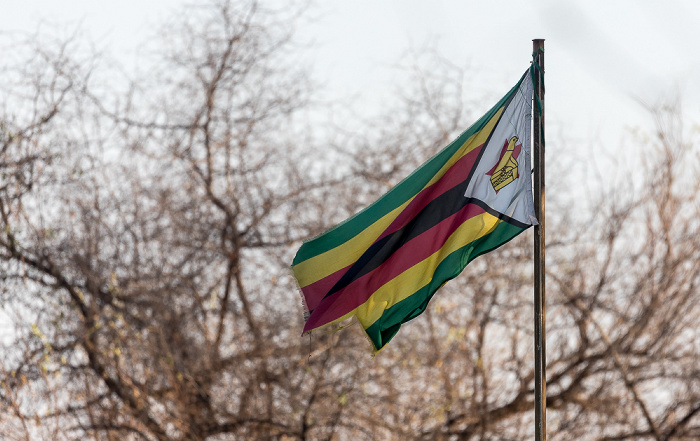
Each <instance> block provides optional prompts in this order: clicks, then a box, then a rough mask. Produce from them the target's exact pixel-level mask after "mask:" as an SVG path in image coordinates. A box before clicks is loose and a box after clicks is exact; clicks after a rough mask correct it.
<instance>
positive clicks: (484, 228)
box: [353, 213, 499, 329]
mask: <svg viewBox="0 0 700 441" xmlns="http://www.w3.org/2000/svg"><path fill="white" fill-rule="evenodd" d="M498 222H499V220H498V218H497V217H495V216H493V215H491V214H489V213H484V214H482V215H480V216H476V217H473V218H471V219H469V220H468V221H466V222H465V223H463V224H462V225H460V227H459V228H458V229H457V230H456V231H455V232H454V233H452V235H451V236H450V237H449V238H448V239H447V241H446V242H445V245H444V246H443V247H442V248H440V249H439V250H438V251H436V252H435V253H433V254H432V255H430V256H429V257H428V258H426V259H425V260H423V261H421V262H418V263H417V264H415V265H414V266H412V267H411V268H409V269H408V270H406V271H404V272H403V273H401V274H399V275H398V276H396V277H395V278H393V279H392V280H390V281H389V282H387V283H385V284H384V285H383V286H382V287H381V288H379V289H378V290H376V291H375V292H374V294H372V297H370V298H369V299H368V300H367V301H366V302H365V303H364V304H362V305H360V306H359V307H357V308H355V310H354V311H353V312H354V314H355V315H356V316H357V319H358V320H359V321H360V323H361V324H362V326H363V327H364V328H365V329H367V328H369V327H370V326H372V324H373V323H374V322H376V321H377V320H378V319H379V317H381V316H382V314H383V313H384V311H385V310H386V309H388V308H390V307H392V306H394V305H395V304H397V303H398V302H400V301H401V300H404V299H405V298H407V297H409V296H410V295H412V294H413V293H415V292H416V291H418V290H419V289H421V288H423V287H424V286H425V285H427V284H428V283H430V281H431V280H432V278H433V274H434V273H435V269H436V268H437V267H438V265H439V264H440V262H442V261H443V260H444V259H445V258H446V257H447V256H449V255H450V254H451V253H452V252H454V251H456V250H458V249H460V248H462V247H463V246H464V245H465V244H467V243H470V242H473V241H475V240H477V239H479V238H481V237H483V236H485V235H487V234H489V233H490V232H492V231H493V229H494V228H495V227H496V225H497V224H498Z"/></svg>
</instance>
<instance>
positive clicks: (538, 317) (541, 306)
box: [532, 39, 547, 441]
mask: <svg viewBox="0 0 700 441" xmlns="http://www.w3.org/2000/svg"><path fill="white" fill-rule="evenodd" d="M532 63H533V69H534V84H533V86H534V90H535V93H534V95H535V96H534V103H533V104H534V105H533V110H534V112H533V115H534V117H533V134H532V135H533V136H532V138H533V162H534V164H535V173H534V174H535V176H534V187H535V188H534V199H535V201H534V202H535V213H536V214H537V220H538V221H539V225H537V226H535V259H534V260H535V277H534V279H535V280H534V282H535V283H534V284H535V296H534V303H535V440H536V441H545V440H546V439H547V374H546V365H547V363H546V361H547V358H546V346H545V336H546V329H545V289H544V268H545V260H544V240H545V234H544V170H545V168H544V83H543V79H544V39H535V40H532Z"/></svg>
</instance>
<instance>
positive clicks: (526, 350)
mask: <svg viewBox="0 0 700 441" xmlns="http://www.w3.org/2000/svg"><path fill="white" fill-rule="evenodd" d="M303 12H304V10H303V8H294V9H293V8H284V9H280V10H273V9H269V8H266V7H265V6H264V5H263V4H259V3H257V2H255V1H248V0H237V1H230V2H229V1H223V0H222V1H217V2H214V3H210V4H208V5H204V6H192V7H189V8H187V9H186V10H185V11H183V13H182V15H181V17H182V18H181V19H179V20H178V21H174V22H172V23H169V24H167V25H165V26H164V28H163V29H162V32H161V35H162V41H161V42H160V44H159V45H158V46H157V47H158V52H157V53H151V54H150V56H149V59H148V60H144V66H143V67H144V68H143V72H141V73H139V74H134V75H132V76H129V77H128V78H129V79H128V81H127V80H124V78H123V76H120V75H121V74H119V73H118V69H114V68H113V66H112V64H111V62H109V61H107V59H106V57H103V56H102V55H100V54H99V53H97V52H96V51H95V50H94V49H93V48H92V46H91V45H90V43H89V42H86V41H84V40H82V39H81V38H80V37H79V36H76V35H73V36H69V37H67V38H57V37H55V36H41V35H36V36H32V37H31V38H27V39H25V40H20V39H18V38H16V37H13V38H14V40H13V41H12V46H13V49H12V51H11V52H10V53H8V54H7V56H5V57H3V60H2V61H1V62H0V63H1V64H0V78H2V81H0V93H1V94H2V99H1V100H0V102H2V107H1V108H0V112H1V113H0V173H1V178H0V179H1V181H0V221H1V222H2V228H1V229H0V230H1V231H0V277H1V278H2V283H1V285H0V323H2V326H1V327H0V343H1V344H2V347H1V349H0V438H2V439H7V440H78V439H79V440H83V439H93V440H120V441H125V440H212V441H213V440H436V441H437V440H526V439H530V437H531V436H532V432H533V421H532V420H533V408H534V404H533V386H534V381H533V354H532V352H533V350H532V329H533V315H532V288H531V286H532V280H531V279H532V251H531V242H532V236H531V233H529V234H524V235H522V236H521V237H520V238H518V239H517V240H515V241H514V242H512V243H511V244H509V245H508V246H506V247H503V248H502V249H499V250H497V251H495V252H493V253H490V254H487V255H485V256H482V257H481V258H479V259H478V260H477V261H475V262H473V263H472V264H471V265H470V266H469V267H468V268H467V269H466V270H465V272H464V273H463V274H462V275H461V276H460V277H459V278H457V279H455V280H453V281H451V282H450V283H449V284H447V285H446V286H445V287H444V288H443V289H442V291H441V293H440V294H439V295H438V296H436V298H435V299H434V300H433V302H432V303H431V306H430V308H429V309H428V310H427V311H426V313H425V314H423V315H422V316H421V317H419V318H418V319H416V320H414V321H413V322H412V323H410V324H408V325H406V326H404V327H403V328H402V331H401V333H399V335H398V336H397V337H396V338H395V339H394V341H392V343H391V344H390V345H389V347H388V348H387V349H386V350H384V351H382V353H381V354H379V355H378V356H377V357H376V358H374V359H372V358H371V357H370V356H369V354H370V350H369V344H368V343H367V342H365V341H364V339H363V336H362V332H361V330H360V329H359V328H358V327H350V328H348V329H345V330H343V331H342V332H337V333H328V334H323V333H318V334H314V335H313V337H312V338H310V339H309V338H308V337H306V338H300V337H299V333H300V331H301V329H302V325H303V319H302V306H301V301H300V297H299V295H298V294H297V289H296V285H295V282H294V280H293V278H292V277H291V274H290V271H289V265H290V262H291V260H292V257H293V255H294V253H295V251H296V249H297V248H298V247H299V245H300V243H301V241H302V240H304V239H306V238H309V237H313V236H314V235H316V234H319V233H321V232H322V231H324V230H325V229H327V228H329V227H330V226H332V225H334V224H335V223H337V222H340V221H342V220H343V219H345V218H346V217H347V216H349V215H351V214H353V213H355V212H356V211H358V210H360V209H362V208H363V207H364V206H366V205H367V204H368V203H370V202H371V201H372V200H374V199H375V198H376V197H378V196H379V195H381V194H382V193H383V192H385V191H386V190H387V189H389V188H390V187H391V186H392V185H394V184H396V183H397V182H398V181H400V180H401V179H402V178H403V177H405V176H406V175H407V174H408V173H410V172H411V171H412V170H413V169H414V168H415V167H416V166H417V165H419V164H420V163H421V162H423V161H424V160H425V159H426V158H428V157H430V156H431V155H432V154H434V153H436V152H437V151H438V150H439V149H440V148H442V147H443V146H444V145H446V144H447V143H448V142H449V141H450V140H451V139H452V138H453V137H455V136H456V135H457V134H459V132H460V131H461V130H463V129H465V128H466V126H467V125H468V124H469V123H470V122H471V121H473V120H474V119H475V117H478V116H479V115H475V114H473V113H470V110H469V109H470V106H469V103H468V102H465V101H464V100H463V96H465V95H469V93H466V92H464V91H463V87H464V84H465V81H466V79H467V78H468V74H469V72H468V71H467V70H462V69H460V68H459V67H457V66H454V65H453V64H451V63H449V62H448V61H447V60H444V59H442V58H440V56H439V55H438V54H434V53H423V54H418V55H416V56H415V57H414V61H413V62H411V63H409V64H410V65H409V66H407V68H408V71H409V72H410V73H411V82H410V85H409V86H408V88H407V89H404V90H403V91H402V93H400V94H398V95H397V98H396V100H395V101H394V102H392V103H388V105H387V109H386V114H384V115H383V116H380V117H378V118H373V119H372V121H355V124H356V125H358V126H359V127H363V129H362V130H349V129H347V128H344V127H335V126H332V125H324V126H323V127H322V128H319V127H316V126H315V125H314V124H313V123H312V121H311V120H310V119H309V118H308V114H309V112H319V108H320V111H321V112H323V110H324V109H323V108H322V106H323V104H321V103H319V102H317V101H315V100H314V95H313V92H314V84H313V81H312V80H311V79H310V78H311V77H310V76H309V74H308V73H309V71H308V70H305V68H306V67H305V66H303V63H301V62H300V60H302V59H303V57H297V55H298V51H299V50H300V47H299V46H298V45H297V44H296V42H295V40H294V38H293V37H294V27H295V23H296V20H297V19H298V18H299V16H300V15H301V14H303ZM427 65H429V66H430V69H429V70H428V69H426V68H425V66H427ZM494 102H495V100H494ZM650 112H652V114H653V115H654V117H655V120H656V126H655V127H650V128H647V129H645V130H642V129H640V130H639V131H638V132H636V137H637V139H636V142H637V144H636V145H637V152H638V156H639V157H640V158H643V160H642V161H641V165H640V166H639V167H635V168H634V169H633V170H626V171H625V172H624V173H623V175H624V176H623V177H624V179H620V180H619V181H620V182H614V183H613V182H608V181H606V180H605V179H603V180H602V181H603V182H602V183H600V184H601V185H599V186H598V187H600V188H603V189H604V190H596V191H595V192H592V194H596V196H595V197H593V198H592V200H590V201H587V206H589V207H590V209H588V210H587V211H585V212H582V211H581V210H580V209H579V208H578V206H576V208H575V207H574V204H572V203H571V201H572V200H573V199H572V198H581V195H580V193H581V191H580V190H581V189H580V188H571V186H572V182H573V180H572V178H571V176H570V175H568V172H567V170H570V169H571V168H572V167H571V166H572V162H573V161H574V160H568V159H560V158H555V159H556V161H555V162H554V163H553V165H552V166H550V168H549V169H550V170H552V174H551V176H552V177H551V178H550V183H549V186H548V229H547V272H548V273H547V276H548V281H547V283H548V293H547V295H548V299H547V308H548V310H547V318H548V347H547V349H548V354H547V357H548V408H549V410H548V433H549V436H550V437H551V438H552V439H581V440H598V439H604V440H695V439H699V438H700V305H699V304H698V296H697V293H696V291H697V288H698V284H700V234H699V233H700V216H699V214H700V198H699V197H698V194H699V190H700V188H699V187H700V173H699V172H700V156H699V154H698V152H699V151H700V150H699V149H698V140H697V135H698V133H697V128H695V129H693V128H688V127H687V121H684V120H683V117H682V114H681V112H680V107H679V106H677V105H668V106H660V107H656V108H653V109H650ZM684 123H685V124H686V125H684ZM552 138H553V137H550V139H549V144H548V147H549V148H550V151H551V150H553V149H554V150H556V148H557V142H556V139H552ZM577 160H578V161H581V160H582V159H580V158H579V159H577ZM557 169H558V170H560V171H559V172H557ZM561 170H564V171H561ZM613 184H616V185H613ZM590 185H592V186H594V185H595V184H590ZM598 187H596V188H598Z"/></svg>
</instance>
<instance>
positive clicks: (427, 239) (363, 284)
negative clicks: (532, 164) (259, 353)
mask: <svg viewBox="0 0 700 441" xmlns="http://www.w3.org/2000/svg"><path fill="white" fill-rule="evenodd" d="M483 213H485V211H484V209H483V208H481V207H479V206H478V205H473V204H467V205H466V206H465V207H464V208H462V209H461V210H460V211H458V212H457V213H455V214H453V215H452V216H450V217H448V218H445V219H444V220H442V221H441V222H440V223H438V224H437V225H435V226H434V227H432V228H430V229H429V230H427V231H425V232H424V233H423V234H421V235H420V236H417V237H415V238H414V239H413V240H411V241H409V242H408V243H406V244H404V245H403V246H402V247H401V248H399V249H398V250H397V251H396V252H395V253H394V254H392V255H391V257H389V258H388V259H387V260H386V261H385V262H384V263H382V264H381V265H380V266H378V267H377V268H376V269H374V270H372V271H370V272H369V273H367V274H365V275H364V276H362V277H360V278H358V279H357V280H355V281H353V282H352V283H351V284H349V285H348V286H346V287H345V288H343V289H342V290H340V291H338V292H337V293H334V294H333V295H332V296H330V297H328V298H326V299H323V300H322V301H321V302H320V303H319V304H318V306H317V307H316V308H311V307H309V310H312V311H313V312H312V314H311V316H310V317H309V319H308V320H307V321H306V325H305V326H304V331H308V330H310V329H314V328H317V327H319V326H322V325H324V324H326V323H329V322H332V321H333V320H335V319H338V318H340V317H342V316H344V315H345V314H347V313H349V312H351V311H352V310H353V309H355V308H357V307H358V306H360V305H362V304H363V303H365V302H366V301H367V300H368V299H369V298H370V297H371V296H372V294H374V292H375V291H376V290H377V289H379V288H381V287H382V286H383V285H384V284H385V283H387V282H389V281H390V280H392V279H393V278H395V277H396V276H398V275H399V274H401V273H402V272H404V271H406V270H407V269H409V268H410V267H412V266H413V265H415V264H417V263H419V262H421V261H423V260H424V259H426V258H428V257H429V256H430V255H432V254H433V253H435V252H436V251H438V250H439V249H440V248H442V247H443V246H444V245H445V242H446V241H447V239H448V238H449V237H450V235H452V233H454V232H455V230H457V228H459V226H460V225H462V224H463V223H464V222H466V221H467V220H468V219H470V218H472V217H475V216H479V215H481V214H483ZM346 270H347V268H344V269H343V270H340V271H338V272H340V273H344V272H345V271H346ZM332 276H333V277H334V278H335V280H337V279H339V278H340V276H338V277H335V274H333V275H331V276H328V277H332ZM341 276H342V274H341ZM331 287H332V285H331ZM416 288H420V287H416ZM329 289H330V288H329Z"/></svg>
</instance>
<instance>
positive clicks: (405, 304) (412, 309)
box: [365, 221, 525, 350]
mask: <svg viewBox="0 0 700 441" xmlns="http://www.w3.org/2000/svg"><path fill="white" fill-rule="evenodd" d="M523 231H525V229H523V228H520V227H516V226H514V225H511V224H509V223H507V222H503V221H501V222H499V223H498V224H497V225H496V227H495V228H494V231H493V232H492V233H491V234H489V235H487V236H484V237H482V238H480V239H477V240H475V241H473V242H471V243H469V244H468V245H466V246H464V247H462V248H460V249H458V250H456V251H454V252H453V253H451V254H450V255H449V256H447V257H446V258H445V259H444V260H443V261H442V262H440V264H439V265H438V267H437V268H436V269H435V274H433V278H432V280H431V281H430V283H428V284H427V285H425V286H424V287H423V288H421V289H419V290H418V291H416V292H415V293H414V294H412V295H411V296H410V297H407V298H405V299H404V300H402V301H400V302H398V303H397V304H395V305H393V306H392V307H390V308H389V309H387V310H386V311H384V313H383V314H382V316H381V317H380V318H379V320H377V321H376V322H374V323H373V324H372V326H370V327H369V328H367V329H366V330H365V332H366V333H367V336H369V339H370V340H371V341H372V344H373V345H374V348H375V350H379V349H381V348H382V346H384V345H386V344H387V343H388V342H389V340H391V339H392V337H394V335H396V333H397V332H398V331H399V328H400V327H401V324H403V323H406V322H408V321H409V320H412V319H414V318H416V317H418V316H419V315H420V314H421V313H422V312H423V311H425V308H426V307H427V306H428V302H429V301H430V299H431V298H432V297H433V295H434V294H435V291H437V290H438V288H440V287H441V286H442V285H443V284H444V283H445V282H447V281H448V280H452V279H454V278H455V277H457V275H459V273H461V272H462V270H463V269H464V267H466V266H467V264H468V263H469V262H471V261H472V260H474V259H475V258H477V257H479V256H480V255H482V254H485V253H488V252H489V251H491V250H494V249H496V248H498V247H499V246H501V245H503V244H504V243H506V242H508V241H510V240H511V239H513V238H514V237H515V236H517V235H518V234H520V233H522V232H523Z"/></svg>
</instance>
